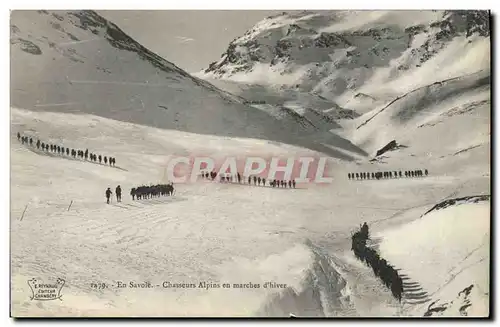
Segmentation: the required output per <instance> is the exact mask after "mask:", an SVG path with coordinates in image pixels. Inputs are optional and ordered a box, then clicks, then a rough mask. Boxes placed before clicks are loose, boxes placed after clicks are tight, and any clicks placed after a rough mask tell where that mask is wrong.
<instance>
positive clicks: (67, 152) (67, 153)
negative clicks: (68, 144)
mask: <svg viewBox="0 0 500 327" xmlns="http://www.w3.org/2000/svg"><path fill="white" fill-rule="evenodd" d="M66 155H67V156H69V148H66Z"/></svg>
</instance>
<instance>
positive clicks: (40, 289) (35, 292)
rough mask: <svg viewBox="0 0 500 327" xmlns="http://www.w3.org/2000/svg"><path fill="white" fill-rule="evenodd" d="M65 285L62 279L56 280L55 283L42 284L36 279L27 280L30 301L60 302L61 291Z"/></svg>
mask: <svg viewBox="0 0 500 327" xmlns="http://www.w3.org/2000/svg"><path fill="white" fill-rule="evenodd" d="M64 284H65V281H64V279H62V278H57V280H56V281H55V282H51V283H50V282H44V281H42V280H40V279H38V278H32V279H30V280H28V286H29V287H30V289H31V293H32V295H31V297H30V299H31V300H38V301H50V300H57V299H59V300H61V301H62V299H61V297H62V294H61V290H62V288H63V286H64Z"/></svg>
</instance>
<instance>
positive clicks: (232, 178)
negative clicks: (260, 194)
mask: <svg viewBox="0 0 500 327" xmlns="http://www.w3.org/2000/svg"><path fill="white" fill-rule="evenodd" d="M201 178H206V179H211V180H212V181H214V180H216V178H217V172H215V171H212V172H210V173H209V172H208V171H203V172H201ZM246 180H248V185H251V184H252V180H253V184H254V185H258V186H260V184H261V183H262V186H266V179H265V178H263V177H262V178H261V177H260V176H248V178H243V177H242V176H241V175H240V173H236V175H231V174H225V175H221V176H220V182H221V183H236V182H238V183H239V184H241V183H242V182H243V184H245V181H246ZM267 182H268V184H269V186H271V187H280V186H281V187H283V188H286V187H287V185H288V187H289V188H292V187H293V188H295V185H296V183H295V180H293V179H292V180H290V181H284V180H277V179H274V180H272V181H271V180H268V181H267Z"/></svg>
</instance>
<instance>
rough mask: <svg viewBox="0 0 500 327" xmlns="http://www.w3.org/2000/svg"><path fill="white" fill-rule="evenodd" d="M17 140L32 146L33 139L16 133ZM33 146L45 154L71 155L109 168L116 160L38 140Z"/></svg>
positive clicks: (87, 150)
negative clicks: (45, 152)
mask: <svg viewBox="0 0 500 327" xmlns="http://www.w3.org/2000/svg"><path fill="white" fill-rule="evenodd" d="M17 139H18V141H19V142H21V143H22V144H29V145H30V146H33V142H34V141H33V138H32V137H28V136H21V134H20V133H19V132H18V133H17ZM35 146H36V148H37V149H40V148H42V150H44V151H47V152H49V151H50V152H54V153H58V154H62V155H64V154H66V155H67V156H69V155H71V156H72V157H73V158H76V157H77V156H78V157H79V158H81V159H84V158H85V160H88V159H89V158H90V160H91V161H94V162H97V161H99V163H102V161H104V164H106V165H107V164H108V162H109V165H110V166H114V165H115V163H116V159H115V158H113V157H109V158H108V157H106V156H101V155H97V154H94V153H89V149H86V150H85V151H83V150H75V149H70V148H65V147H63V146H59V145H55V144H48V143H45V142H41V141H40V140H37V141H36V143H35Z"/></svg>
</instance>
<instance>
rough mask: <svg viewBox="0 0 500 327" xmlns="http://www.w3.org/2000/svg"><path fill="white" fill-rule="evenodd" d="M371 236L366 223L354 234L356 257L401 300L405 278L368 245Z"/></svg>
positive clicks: (353, 245) (353, 241)
mask: <svg viewBox="0 0 500 327" xmlns="http://www.w3.org/2000/svg"><path fill="white" fill-rule="evenodd" d="M368 238H369V233H368V225H367V224H366V223H364V224H363V226H362V227H361V228H360V230H359V231H357V232H356V233H354V234H353V235H352V247H351V249H352V251H353V252H354V255H355V256H356V258H358V259H359V260H361V261H365V263H366V264H367V265H368V266H369V267H371V268H372V270H373V273H374V274H375V276H377V277H378V278H380V279H381V280H382V282H383V283H384V285H385V286H386V287H387V288H388V289H390V290H391V293H392V295H393V296H394V297H395V298H396V299H397V300H398V301H399V302H401V297H402V294H403V280H402V279H401V277H400V276H399V275H398V272H397V271H396V269H394V267H392V266H391V265H390V264H389V263H388V262H387V261H386V260H385V259H382V258H381V257H380V256H379V254H378V253H377V251H375V250H374V249H372V248H370V247H367V246H366V241H367V240H368Z"/></svg>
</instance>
